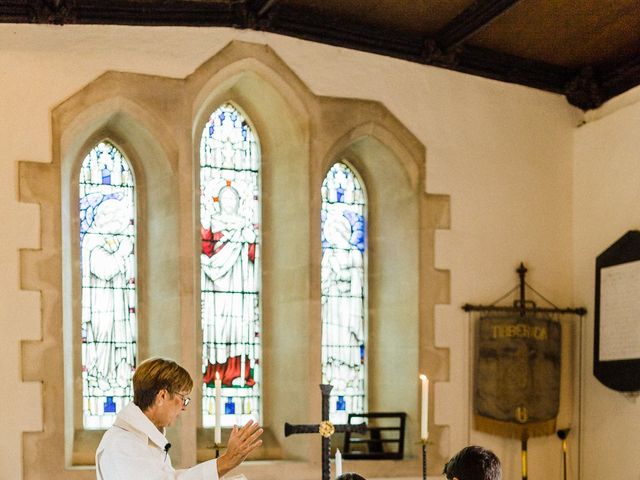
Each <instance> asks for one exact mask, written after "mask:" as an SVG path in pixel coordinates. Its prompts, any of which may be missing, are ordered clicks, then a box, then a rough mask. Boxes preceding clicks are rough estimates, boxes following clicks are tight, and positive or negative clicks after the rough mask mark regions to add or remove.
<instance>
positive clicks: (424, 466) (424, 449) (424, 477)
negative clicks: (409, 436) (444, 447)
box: [420, 440, 427, 480]
mask: <svg viewBox="0 0 640 480" xmlns="http://www.w3.org/2000/svg"><path fill="white" fill-rule="evenodd" d="M420 443H421V444H422V480H427V441H426V440H422V441H421V442H420Z"/></svg>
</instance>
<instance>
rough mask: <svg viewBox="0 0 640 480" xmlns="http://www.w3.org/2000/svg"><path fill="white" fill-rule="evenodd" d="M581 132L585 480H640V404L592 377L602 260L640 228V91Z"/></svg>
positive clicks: (578, 274) (578, 264)
mask: <svg viewBox="0 0 640 480" xmlns="http://www.w3.org/2000/svg"><path fill="white" fill-rule="evenodd" d="M587 118H588V119H589V120H590V121H588V123H586V124H584V125H582V126H581V127H580V128H578V129H577V130H576V131H575V135H574V142H575V154H574V155H575V158H574V178H575V180H574V229H573V230H574V233H573V236H574V258H575V260H574V271H575V278H574V291H575V298H576V301H577V302H580V303H582V304H584V305H586V306H587V308H588V309H589V314H588V315H587V318H586V324H585V329H584V335H583V352H584V358H583V368H582V379H583V392H582V397H583V402H582V406H583V409H582V418H583V421H582V425H583V432H582V437H583V438H582V445H583V448H582V452H581V459H582V461H581V464H582V472H583V476H582V478H583V479H584V480H592V479H603V478H639V477H640V457H639V456H638V445H640V430H639V429H638V424H640V402H638V401H637V399H636V400H635V401H632V400H629V399H627V398H625V397H624V396H623V395H621V394H620V393H618V392H615V391H614V390H611V389H609V388H607V387H605V386H604V385H602V384H601V383H600V382H599V381H598V380H597V379H596V378H595V377H594V376H593V373H592V372H593V333H594V324H593V308H594V298H595V297H594V286H595V261H596V257H597V256H598V255H599V254H600V253H602V252H603V251H604V250H606V249H607V248H608V247H609V246H610V245H611V244H612V243H614V242H615V241H616V240H617V239H618V238H620V237H621V236H622V235H624V234H625V233H626V232H627V231H629V230H637V229H640V135H639V134H638V132H640V89H638V88H636V89H634V90H632V91H630V92H627V93H626V94H624V95H623V96H622V97H620V98H618V99H616V100H615V101H613V102H610V104H609V105H606V106H605V107H602V108H601V109H600V111H597V112H593V113H592V114H591V115H590V116H589V117H587Z"/></svg>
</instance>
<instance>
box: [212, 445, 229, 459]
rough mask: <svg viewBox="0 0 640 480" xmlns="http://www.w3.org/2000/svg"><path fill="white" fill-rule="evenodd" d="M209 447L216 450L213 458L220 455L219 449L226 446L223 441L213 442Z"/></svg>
mask: <svg viewBox="0 0 640 480" xmlns="http://www.w3.org/2000/svg"><path fill="white" fill-rule="evenodd" d="M211 448H213V450H214V451H215V452H216V456H215V458H218V457H220V450H224V449H225V448H227V446H226V445H225V444H223V443H214V444H213V445H212V447H211Z"/></svg>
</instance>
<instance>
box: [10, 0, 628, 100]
mask: <svg viewBox="0 0 640 480" xmlns="http://www.w3.org/2000/svg"><path fill="white" fill-rule="evenodd" d="M0 22H6V23H55V24H118V25H147V26H156V25H180V26H200V27H205V26H226V27H235V28H240V29H254V30H264V31H268V32H274V33H279V34H283V35H289V36H292V37H298V38H304V39H308V40H313V41H316V42H321V43H327V44H331V45H339V46H342V47H347V48H352V49H356V50H363V51H367V52H373V53H378V54H381V55H387V56H390V57H395V58H401V59H404V60H408V61H411V62H417V63H422V64H426V65H434V66H438V67H442V68H447V69H450V70H457V71H461V72H466V73H470V74H473V75H479V76H482V77H488V78H493V79H497V80H502V81H505V82H511V83H518V84H522V85H527V86H530V87H534V88H538V89H542V90H546V91H551V92H556V93H561V94H563V95H565V96H566V98H567V100H568V101H569V102H570V103H571V104H572V105H575V106H577V107H579V108H581V109H583V110H588V109H592V108H596V107H598V106H600V105H601V104H602V103H603V102H605V101H606V100H608V99H610V98H612V97H614V96H616V95H618V94H620V93H622V92H624V91H626V90H628V89H630V88H632V87H634V86H636V85H638V84H640V0H476V1H472V0H8V1H4V0H0ZM0 48H1V46H0Z"/></svg>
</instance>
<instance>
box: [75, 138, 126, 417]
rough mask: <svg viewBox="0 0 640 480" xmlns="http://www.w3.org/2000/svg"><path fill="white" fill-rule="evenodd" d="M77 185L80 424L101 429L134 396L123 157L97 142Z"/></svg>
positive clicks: (110, 147) (114, 150)
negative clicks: (80, 326)
mask: <svg viewBox="0 0 640 480" xmlns="http://www.w3.org/2000/svg"><path fill="white" fill-rule="evenodd" d="M79 186H80V192H79V193H80V197H79V198H80V205H79V207H80V208H79V215H80V268H81V288H82V398H83V424H84V428H86V429H100V428H108V427H110V426H111V424H112V423H113V421H114V419H115V416H116V414H117V413H118V412H119V411H120V409H121V408H122V407H123V406H124V405H125V404H126V403H128V402H129V401H130V400H131V398H132V397H133V392H132V387H131V376H132V373H133V370H134V369H135V365H136V353H137V348H136V338H137V322H136V281H135V278H136V258H135V234H136V227H135V196H134V180H133V175H132V172H131V168H130V166H129V163H128V162H127V160H126V159H125V158H124V156H123V155H122V153H121V152H120V151H119V150H118V149H117V148H116V147H115V146H114V145H112V144H111V143H109V142H101V143H99V144H98V145H96V146H95V147H94V148H93V149H92V150H91V151H90V152H89V154H88V155H87V156H86V157H85V159H84V161H83V162H82V167H81V170H80V178H79Z"/></svg>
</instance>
